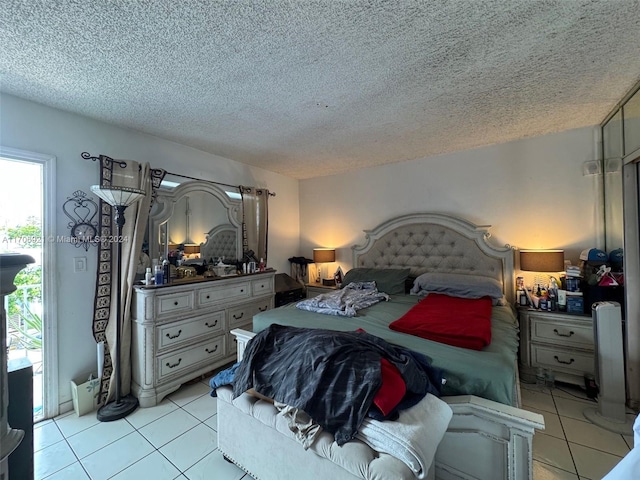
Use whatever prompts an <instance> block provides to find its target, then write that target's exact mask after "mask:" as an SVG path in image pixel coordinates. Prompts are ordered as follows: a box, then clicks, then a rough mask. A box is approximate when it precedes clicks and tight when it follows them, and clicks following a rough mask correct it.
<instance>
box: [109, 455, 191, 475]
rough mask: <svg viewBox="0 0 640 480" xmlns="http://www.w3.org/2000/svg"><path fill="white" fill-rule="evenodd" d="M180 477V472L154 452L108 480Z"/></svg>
mask: <svg viewBox="0 0 640 480" xmlns="http://www.w3.org/2000/svg"><path fill="white" fill-rule="evenodd" d="M180 475H181V474H180V471H179V470H178V469H177V468H176V467H175V466H174V465H172V464H171V462H170V461H169V460H167V459H166V458H164V457H163V456H162V455H161V454H160V453H158V451H155V452H153V453H151V454H150V455H147V456H146V457H144V458H143V459H142V460H138V461H137V462H136V463H134V464H133V465H131V466H130V467H127V468H125V469H124V470H123V471H121V472H120V473H118V474H117V475H115V476H114V477H111V479H110V480H140V479H142V478H153V479H154V480H174V479H175V478H179V477H180Z"/></svg>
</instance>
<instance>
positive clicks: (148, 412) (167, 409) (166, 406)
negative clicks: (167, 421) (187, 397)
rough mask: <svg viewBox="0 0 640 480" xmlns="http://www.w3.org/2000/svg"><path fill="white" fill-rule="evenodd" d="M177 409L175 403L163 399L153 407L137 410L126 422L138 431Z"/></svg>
mask: <svg viewBox="0 0 640 480" xmlns="http://www.w3.org/2000/svg"><path fill="white" fill-rule="evenodd" d="M177 408H178V406H177V405H176V404H175V403H173V402H172V401H171V400H169V399H168V398H165V399H163V400H162V401H161V402H160V403H159V404H158V405H156V406H155V407H147V408H142V407H140V408H138V409H137V410H136V411H135V412H133V413H132V414H131V415H128V416H127V421H128V422H129V423H130V424H131V425H132V426H133V428H136V429H139V428H142V427H144V426H145V425H148V424H149V423H151V422H153V421H155V420H157V419H159V418H160V417H164V416H165V415H167V414H168V413H171V412H173V411H174V410H175V409H177Z"/></svg>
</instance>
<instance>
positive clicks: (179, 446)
mask: <svg viewBox="0 0 640 480" xmlns="http://www.w3.org/2000/svg"><path fill="white" fill-rule="evenodd" d="M216 448H218V434H217V433H216V432H215V431H214V430H212V429H210V428H209V427H207V426H206V425H204V424H200V425H197V426H195V427H194V428H192V429H191V430H189V431H188V432H186V433H183V434H182V435H180V436H179V437H178V438H176V439H175V440H172V441H171V442H169V443H167V444H166V445H165V446H164V447H162V448H161V449H160V453H162V455H164V456H165V457H167V459H169V461H170V462H171V463H173V464H174V465H175V466H176V467H178V469H179V470H180V471H181V472H184V471H185V470H187V469H189V468H190V467H192V466H193V465H195V464H196V463H197V462H199V461H200V460H202V459H203V458H204V457H206V456H207V455H208V454H210V453H211V452H213V451H214V450H215V449H216Z"/></svg>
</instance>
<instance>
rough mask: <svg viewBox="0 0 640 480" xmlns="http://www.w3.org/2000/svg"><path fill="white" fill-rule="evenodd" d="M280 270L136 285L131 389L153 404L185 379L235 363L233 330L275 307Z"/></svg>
mask: <svg viewBox="0 0 640 480" xmlns="http://www.w3.org/2000/svg"><path fill="white" fill-rule="evenodd" d="M274 275H275V270H268V271H266V272H259V273H255V274H250V275H239V276H232V277H223V278H216V279H211V280H204V281H196V282H195V283H186V284H185V283H183V284H173V285H163V286H160V287H143V286H136V287H135V295H134V297H133V303H132V306H131V317H132V345H131V361H132V384H131V390H132V393H133V394H134V395H135V396H136V397H137V398H138V400H139V401H140V406H142V407H152V406H154V405H156V404H157V403H159V402H160V401H161V400H162V399H163V398H164V397H165V396H166V395H168V394H169V393H171V392H173V391H175V390H177V389H178V387H180V385H181V384H183V383H185V382H187V381H189V380H192V379H194V378H196V377H198V376H199V375H202V374H204V373H207V372H209V371H211V370H213V369H215V368H218V367H220V366H222V365H225V364H227V363H229V362H232V361H234V360H235V358H236V345H235V339H234V338H233V335H231V334H230V333H229V331H230V330H231V329H233V328H243V329H245V330H251V329H252V326H253V325H252V320H253V316H254V315H255V314H257V313H259V312H263V311H265V310H268V309H270V308H273V301H274V300H273V299H274V293H275V289H274Z"/></svg>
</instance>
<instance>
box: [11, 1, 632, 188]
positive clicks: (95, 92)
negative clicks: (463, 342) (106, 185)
mask: <svg viewBox="0 0 640 480" xmlns="http://www.w3.org/2000/svg"><path fill="white" fill-rule="evenodd" d="M639 12H640V4H639V2H638V1H631V0H593V1H580V0H555V1H553V0H550V1H542V0H509V1H505V0H440V1H427V0H417V1H411V0H400V1H387V0H369V1H356V0H317V1H307V0H288V1H287V0H263V1H251V2H249V1H196V0H180V1H176V0H155V1H141V0H137V1H136V0H111V1H107V0H96V1H85V0H76V1H74V0H4V1H3V2H2V5H1V6H0V89H1V90H2V91H3V92H6V93H9V94H13V95H16V96H19V97H23V98H26V99H29V100H33V101H36V102H40V103H43V104H45V105H49V106H52V107H56V108H60V109H63V110H68V111H71V112H76V113H79V114H81V115H86V116H88V117H92V118H96V119H99V120H103V121H106V122H109V123H113V124H116V125H120V126H124V127H128V128H132V129H136V130H140V131H143V132H147V133H150V134H153V135H157V136H160V137H164V138H168V139H171V140H174V141H177V142H180V143H184V144H187V145H191V146H193V147H196V148H199V149H201V150H204V151H207V152H211V153H214V154H217V155H220V156H223V157H227V158H230V159H234V160H237V161H239V162H243V163H247V164H251V165H256V166H259V167H262V168H265V169H267V170H271V171H275V172H279V173H282V174H284V175H287V176H290V177H295V178H300V179H302V178H310V177H315V176H322V175H330V174H338V173H341V172H345V171H350V170H355V169H359V168H362V167H367V166H372V165H380V164H385V163H393V162H400V161H404V160H409V159H416V158H423V157H427V156H431V155H437V154H442V153H446V152H453V151H458V150H465V149H470V148H474V147H478V146H482V145H489V144H495V143H502V142H507V141H510V140H514V139H518V138H523V137H529V136H535V135H542V134H546V133H551V132H558V131H562V130H567V129H571V128H578V127H583V126H589V125H596V124H598V123H600V122H601V121H602V120H603V119H604V117H605V116H606V115H607V114H608V113H609V112H610V111H611V110H612V109H613V107H614V106H615V105H616V103H617V102H618V101H620V100H621V99H622V97H623V96H624V95H625V94H626V93H627V92H628V90H629V89H630V88H631V87H632V86H633V85H634V84H635V83H636V82H637V81H638V79H639V78H640V48H639V40H638V32H640V14H639Z"/></svg>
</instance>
